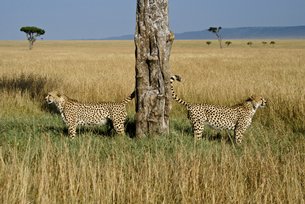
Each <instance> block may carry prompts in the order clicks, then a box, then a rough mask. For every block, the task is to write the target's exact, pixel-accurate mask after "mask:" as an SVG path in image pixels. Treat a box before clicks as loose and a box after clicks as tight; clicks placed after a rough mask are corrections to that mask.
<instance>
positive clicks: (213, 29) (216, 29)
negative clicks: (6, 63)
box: [208, 27, 222, 48]
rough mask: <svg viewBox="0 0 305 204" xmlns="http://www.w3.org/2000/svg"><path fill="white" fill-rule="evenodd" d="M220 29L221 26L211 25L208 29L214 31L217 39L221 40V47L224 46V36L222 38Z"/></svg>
mask: <svg viewBox="0 0 305 204" xmlns="http://www.w3.org/2000/svg"><path fill="white" fill-rule="evenodd" d="M220 30H221V27H210V28H209V29H208V31H209V32H212V33H214V34H215V35H216V37H217V40H218V42H219V46H220V48H222V43H221V41H222V38H221V34H220Z"/></svg>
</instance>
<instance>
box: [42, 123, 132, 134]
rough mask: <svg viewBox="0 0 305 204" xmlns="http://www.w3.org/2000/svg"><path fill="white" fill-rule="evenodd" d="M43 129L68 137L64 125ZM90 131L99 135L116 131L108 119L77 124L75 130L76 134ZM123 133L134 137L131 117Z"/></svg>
mask: <svg viewBox="0 0 305 204" xmlns="http://www.w3.org/2000/svg"><path fill="white" fill-rule="evenodd" d="M44 131H46V132H51V133H52V134H55V135H60V134H64V135H65V136H67V137H69V134H68V128H67V127H66V126H62V127H58V126H45V127H44ZM86 133H91V134H94V135H96V136H101V137H114V136H116V135H117V132H116V131H115V130H114V128H113V124H112V122H111V121H110V120H108V121H107V123H106V124H105V125H85V126H78V127H77V130H76V136H78V135H82V134H86ZM125 134H126V135H127V136H128V137H130V138H135V122H134V120H133V119H130V118H128V119H127V120H126V122H125Z"/></svg>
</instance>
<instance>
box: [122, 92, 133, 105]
mask: <svg viewBox="0 0 305 204" xmlns="http://www.w3.org/2000/svg"><path fill="white" fill-rule="evenodd" d="M135 95H136V91H133V92H132V93H131V94H130V95H129V96H127V97H126V98H125V99H124V100H123V101H122V103H124V104H127V103H129V102H130V101H131V100H132V99H133V98H134V97H135Z"/></svg>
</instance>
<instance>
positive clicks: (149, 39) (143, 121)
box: [134, 0, 174, 137]
mask: <svg viewBox="0 0 305 204" xmlns="http://www.w3.org/2000/svg"><path fill="white" fill-rule="evenodd" d="M134 40H135V46H136V53H135V55H136V136H137V137H143V136H146V135H160V134H168V133H169V113H170V109H171V103H170V102H171V101H170V100H171V91H170V66H169V57H170V52H171V47H172V43H173V41H174V35H173V33H171V32H170V30H169V26H168V0H137V26H136V33H135V39H134Z"/></svg>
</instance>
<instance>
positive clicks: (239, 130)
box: [234, 126, 246, 145]
mask: <svg viewBox="0 0 305 204" xmlns="http://www.w3.org/2000/svg"><path fill="white" fill-rule="evenodd" d="M245 131H246V128H243V127H240V126H237V127H236V128H235V130H234V136H235V142H236V144H238V145H240V144H241V142H242V139H243V135H244V132H245Z"/></svg>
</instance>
